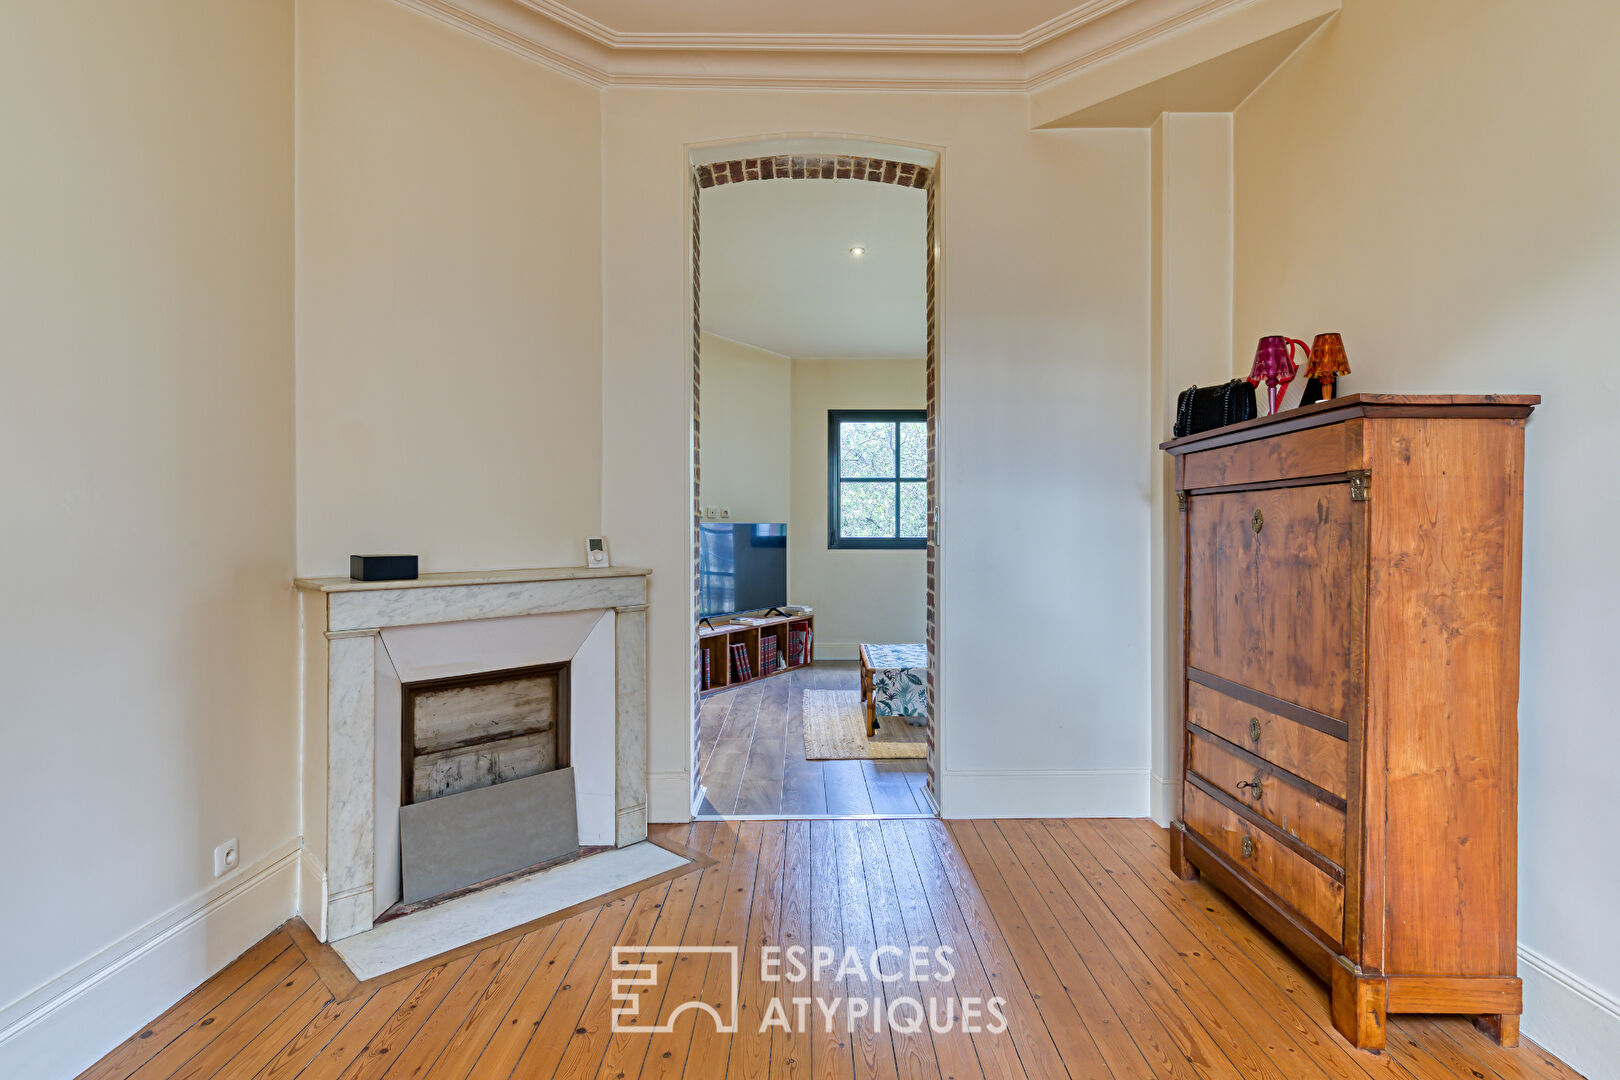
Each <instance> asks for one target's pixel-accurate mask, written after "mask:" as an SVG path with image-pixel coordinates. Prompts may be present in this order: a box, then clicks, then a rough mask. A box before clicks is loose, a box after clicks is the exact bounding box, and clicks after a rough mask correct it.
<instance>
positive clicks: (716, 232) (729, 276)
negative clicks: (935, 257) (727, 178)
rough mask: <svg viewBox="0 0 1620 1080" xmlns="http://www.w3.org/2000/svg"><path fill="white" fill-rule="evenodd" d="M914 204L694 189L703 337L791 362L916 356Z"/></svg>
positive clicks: (809, 187) (921, 247) (921, 305)
mask: <svg viewBox="0 0 1620 1080" xmlns="http://www.w3.org/2000/svg"><path fill="white" fill-rule="evenodd" d="M924 199H925V197H924V194H923V192H922V191H920V190H918V189H916V188H901V187H895V186H894V185H891V184H874V183H870V182H868V181H863V180H814V181H804V180H799V181H794V180H761V181H752V182H749V183H745V184H727V185H724V186H721V187H712V188H708V189H705V190H704V192H703V194H702V200H703V201H702V206H701V208H700V211H699V214H700V217H699V222H700V227H701V230H702V231H701V241H702V242H701V247H700V250H701V258H702V266H701V276H700V281H701V286H702V301H701V312H702V322H703V329H704V330H705V331H707V332H709V333H711V334H718V335H719V336H721V337H725V338H730V339H732V340H733V341H741V342H744V343H746V344H749V345H755V346H758V347H759V348H762V349H769V350H771V351H772V352H777V353H781V354H782V355H784V356H791V357H795V358H805V359H808V358H818V359H838V358H892V357H920V356H922V355H923V354H924V352H925V350H926V347H927V325H926V319H927V307H926V301H925V299H924V291H925V286H926V277H925V273H924V258H925V255H926V245H927V240H926V229H927V217H926V204H925V201H924ZM857 245H858V246H861V247H864V248H865V249H866V254H865V255H863V256H861V257H859V258H856V257H855V256H853V255H851V254H850V250H849V249H850V248H851V247H854V246H857Z"/></svg>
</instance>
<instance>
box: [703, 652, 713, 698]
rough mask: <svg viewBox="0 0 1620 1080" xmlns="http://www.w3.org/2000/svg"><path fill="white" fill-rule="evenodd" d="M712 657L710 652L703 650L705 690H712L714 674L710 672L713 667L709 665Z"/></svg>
mask: <svg viewBox="0 0 1620 1080" xmlns="http://www.w3.org/2000/svg"><path fill="white" fill-rule="evenodd" d="M713 656H714V654H713V653H712V652H711V651H710V650H708V649H704V650H703V689H705V690H709V689H712V688H713V686H714V673H713V671H712V670H710V669H711V667H712V666H713V665H712V664H711V663H710V660H711V658H712V657H713Z"/></svg>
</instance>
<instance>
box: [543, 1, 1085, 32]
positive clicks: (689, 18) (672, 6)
mask: <svg viewBox="0 0 1620 1080" xmlns="http://www.w3.org/2000/svg"><path fill="white" fill-rule="evenodd" d="M1075 6H1076V5H1075V3H1074V0H996V2H995V3H984V2H983V0H879V2H878V3H873V2H872V0H818V2H816V3H809V4H807V3H803V2H802V0H683V2H681V3H672V2H671V0H569V7H571V8H573V9H574V10H575V11H576V12H578V13H579V14H581V15H583V16H585V17H586V18H588V19H591V20H593V21H595V22H598V23H601V24H602V25H604V26H607V27H611V28H612V29H613V30H617V31H620V32H621V33H630V34H673V33H684V34H818V35H820V34H907V35H913V34H928V35H933V34H972V35H1002V34H1007V35H1021V34H1023V33H1025V32H1026V31H1028V30H1030V29H1032V28H1034V27H1036V26H1039V25H1040V24H1042V23H1044V22H1046V21H1047V20H1049V19H1052V18H1055V17H1056V16H1058V15H1062V14H1063V13H1065V12H1067V11H1069V10H1070V9H1071V8H1074V7H1075ZM1081 6H1089V5H1081Z"/></svg>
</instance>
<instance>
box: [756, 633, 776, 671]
mask: <svg viewBox="0 0 1620 1080" xmlns="http://www.w3.org/2000/svg"><path fill="white" fill-rule="evenodd" d="M776 668H777V657H776V636H775V635H774V634H773V635H772V636H770V637H765V638H761V639H760V642H759V673H760V674H761V675H769V674H771V673H772V672H773V671H775V670H776Z"/></svg>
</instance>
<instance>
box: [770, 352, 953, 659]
mask: <svg viewBox="0 0 1620 1080" xmlns="http://www.w3.org/2000/svg"><path fill="white" fill-rule="evenodd" d="M927 403H928V365H927V362H926V361H924V360H921V359H917V360H794V361H793V516H792V519H791V521H790V523H789V525H788V567H789V575H790V576H789V583H788V598H789V599H790V600H792V601H793V602H794V603H795V604H809V605H811V606H812V607H814V608H815V609H816V642H815V653H816V656H817V658H819V659H835V660H853V659H855V657H856V646H858V645H859V644H860V643H861V642H863V641H922V640H923V625H924V618H925V615H926V609H927V600H928V555H927V552H924V551H920V550H918V551H859V550H850V549H839V550H829V549H828V547H827V411H828V410H829V409H920V408H922V407H923V406H925V405H926V404H927Z"/></svg>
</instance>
